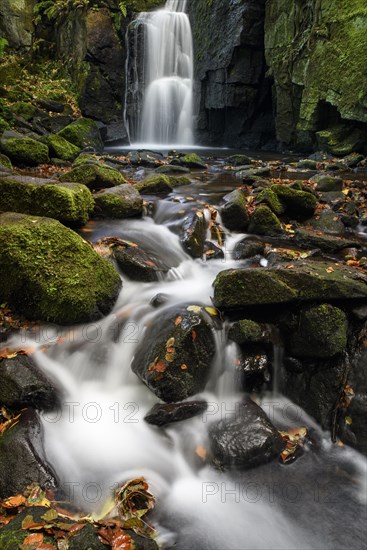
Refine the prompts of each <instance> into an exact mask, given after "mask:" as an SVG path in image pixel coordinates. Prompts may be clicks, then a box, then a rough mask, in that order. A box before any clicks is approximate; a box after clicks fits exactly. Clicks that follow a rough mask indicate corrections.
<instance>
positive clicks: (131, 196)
mask: <svg viewBox="0 0 367 550" xmlns="http://www.w3.org/2000/svg"><path fill="white" fill-rule="evenodd" d="M94 202H95V214H96V215H97V216H101V217H103V218H117V219H124V218H133V217H136V216H141V215H142V213H143V199H142V198H141V196H140V194H139V193H138V191H137V190H136V189H135V187H133V186H132V185H129V184H123V185H118V186H117V187H112V188H110V189H106V190H104V191H100V192H99V193H96V194H95V195H94Z"/></svg>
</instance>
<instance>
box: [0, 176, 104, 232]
mask: <svg viewBox="0 0 367 550" xmlns="http://www.w3.org/2000/svg"><path fill="white" fill-rule="evenodd" d="M93 207H94V202H93V197H92V194H91V192H90V191H89V189H88V188H87V187H86V186H85V185H81V184H79V183H67V182H66V183H64V184H60V183H59V182H58V181H53V180H48V179H43V178H32V177H28V176H12V175H11V176H9V177H0V210H2V211H3V212H20V213H22V214H34V215H35V216H47V217H49V218H55V219H56V220H59V221H61V222H62V223H64V224H65V225H70V226H74V227H79V226H82V225H85V224H86V223H87V221H88V219H89V216H90V214H91V213H92V212H93Z"/></svg>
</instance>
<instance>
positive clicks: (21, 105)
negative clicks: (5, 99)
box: [12, 101, 45, 121]
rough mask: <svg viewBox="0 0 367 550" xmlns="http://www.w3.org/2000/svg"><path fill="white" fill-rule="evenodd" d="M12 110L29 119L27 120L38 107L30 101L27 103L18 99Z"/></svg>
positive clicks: (34, 113) (30, 118)
mask: <svg viewBox="0 0 367 550" xmlns="http://www.w3.org/2000/svg"><path fill="white" fill-rule="evenodd" d="M12 111H13V113H15V114H16V115H18V116H20V117H22V118H24V119H25V120H27V121H29V120H32V118H33V117H34V116H35V115H36V113H37V111H39V109H37V107H35V106H34V105H32V103H27V102H26V101H18V102H17V103H15V104H14V105H13V106H12ZM41 112H42V111H41ZM43 114H45V113H43Z"/></svg>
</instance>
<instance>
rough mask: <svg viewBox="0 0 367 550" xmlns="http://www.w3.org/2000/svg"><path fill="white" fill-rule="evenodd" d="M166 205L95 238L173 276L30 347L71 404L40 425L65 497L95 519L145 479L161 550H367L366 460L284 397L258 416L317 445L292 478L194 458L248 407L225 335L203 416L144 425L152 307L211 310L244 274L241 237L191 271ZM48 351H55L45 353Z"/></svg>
mask: <svg viewBox="0 0 367 550" xmlns="http://www.w3.org/2000/svg"><path fill="white" fill-rule="evenodd" d="M169 204H170V203H169V202H166V201H160V205H159V207H158V208H157V209H156V213H155V219H150V218H145V219H143V220H136V221H132V220H130V221H121V222H108V223H104V222H102V223H97V224H95V226H94V233H93V236H92V239H93V240H97V239H98V238H100V237H102V236H103V235H116V236H121V237H123V238H125V239H128V240H129V241H135V242H137V243H139V244H142V245H143V247H144V248H145V249H146V250H148V251H151V252H154V254H155V255H156V256H158V257H161V258H162V259H164V261H165V262H166V263H169V265H171V266H172V269H171V270H170V271H169V272H168V274H167V276H166V277H165V278H164V280H161V281H159V282H155V283H137V282H132V281H128V280H125V279H124V286H123V289H122V291H121V294H120V296H119V299H118V302H117V304H116V306H115V309H114V311H113V313H112V314H111V315H109V316H108V317H107V318H105V319H103V320H101V321H100V322H98V323H94V324H90V325H87V326H84V327H76V328H74V329H64V330H62V332H60V329H59V328H57V327H47V330H46V327H45V329H44V331H43V332H42V334H43V339H42V338H41V339H38V341H37V342H34V341H32V342H31V341H30V342H28V343H29V344H32V345H36V346H37V347H38V351H37V352H36V353H35V359H36V361H37V363H38V364H39V366H40V367H41V368H42V369H43V370H44V371H45V372H46V373H48V374H49V375H50V377H51V378H53V379H54V380H56V381H57V383H58V385H59V386H60V387H61V389H62V393H63V408H62V410H61V411H60V412H59V413H54V414H47V415H46V414H44V415H42V423H43V427H44V430H45V446H46V454H47V457H48V459H49V461H50V462H51V464H52V465H53V466H54V468H55V470H56V472H57V474H58V476H59V477H60V480H61V486H62V489H63V492H64V494H67V496H68V499H70V500H71V501H72V502H73V503H74V504H75V505H76V506H77V507H78V508H79V509H81V510H83V511H85V512H91V511H94V512H97V513H98V511H99V510H100V509H101V508H103V504H104V502H105V500H106V499H107V498H108V497H109V496H110V495H111V493H112V489H113V487H115V486H117V485H118V484H121V483H122V482H124V481H126V480H128V479H130V478H133V477H140V476H142V475H143V476H145V477H146V478H147V480H148V481H149V484H150V487H151V490H152V491H153V492H154V494H155V495H156V496H157V498H158V505H157V509H156V512H155V515H154V521H155V524H156V526H157V528H158V531H159V532H160V533H161V542H162V544H163V545H164V547H165V548H176V549H182V550H184V549H185V550H186V549H187V550H188V549H217V548H218V549H219V548H220V549H225V550H242V549H258V550H265V549H274V550H275V549H290V550H295V549H302V550H307V549H310V550H311V549H314V550H324V549H325V550H326V549H330V550H331V549H340V550H341V549H343V550H346V549H348V548H350V549H352V548H353V550H359V549H361V550H362V548H365V546H364V544H365V541H366V539H365V524H364V514H365V510H366V502H365V489H366V487H365V476H366V461H365V459H364V458H363V457H361V455H359V454H358V453H357V452H355V451H353V450H351V449H349V448H347V447H345V448H338V447H335V446H333V445H331V444H330V443H329V436H328V434H323V433H322V432H321V430H320V428H319V427H318V426H317V425H316V424H315V422H314V421H313V420H312V419H311V418H310V417H308V416H307V415H306V414H305V413H304V412H303V411H300V409H299V408H297V407H294V406H292V404H290V403H289V402H288V401H286V400H285V399H284V398H282V396H280V395H279V394H278V393H277V392H273V393H269V394H265V395H264V396H263V397H262V402H261V404H262V407H263V408H264V410H265V411H266V412H267V414H268V415H269V416H270V418H271V420H272V421H273V422H275V424H276V425H277V426H278V428H279V429H281V428H286V427H289V426H291V425H295V426H299V425H306V426H309V427H310V429H312V430H313V431H314V433H315V434H317V437H316V439H317V440H318V442H319V443H318V445H316V447H315V448H314V449H313V450H312V451H310V450H309V451H307V452H306V453H305V455H304V456H303V457H302V458H301V459H299V460H298V461H296V462H295V463H294V464H292V465H290V466H283V465H281V464H279V463H277V462H274V463H272V464H268V465H266V466H262V467H259V468H256V469H253V470H249V471H247V472H242V473H241V472H231V473H221V472H220V471H217V470H214V469H213V468H212V467H209V466H205V467H203V465H200V464H199V462H200V461H199V460H198V457H197V456H196V455H195V449H197V447H198V446H201V447H204V448H205V447H206V446H207V432H208V426H209V425H210V423H211V422H214V421H215V420H218V419H219V418H223V417H224V416H226V415H228V414H231V413H232V412H233V411H234V410H235V407H236V403H238V402H239V401H240V400H241V397H242V396H241V394H240V392H239V389H238V388H237V387H236V383H235V376H234V358H235V356H236V347H235V345H234V344H226V335H225V332H226V328H224V329H223V330H218V331H217V334H216V342H217V355H216V358H215V364H214V365H213V370H212V377H211V381H210V382H209V384H208V386H207V388H206V391H205V392H204V393H203V394H202V395H200V396H198V397H199V398H204V399H206V400H207V402H208V410H207V412H206V413H204V414H203V415H202V416H200V417H197V418H194V419H191V420H187V421H185V422H181V423H178V424H176V425H172V426H171V427H169V428H166V429H165V430H160V429H158V428H155V427H152V426H149V425H148V424H147V423H146V422H145V421H144V416H145V414H146V413H147V411H148V410H149V409H150V408H151V406H152V405H154V404H155V403H157V402H158V399H157V398H156V397H155V396H154V395H153V394H152V393H151V392H150V391H149V390H148V389H147V388H146V387H145V386H144V385H143V384H142V382H141V381H140V380H139V379H138V378H137V377H136V376H135V374H133V373H132V371H131V369H130V365H131V361H132V359H133V356H134V353H135V350H136V349H137V347H138V346H139V345H144V330H145V326H146V325H147V324H148V323H159V317H160V313H161V311H162V308H159V309H155V308H154V307H152V305H150V302H151V300H152V298H154V297H155V296H156V295H157V294H158V293H163V294H165V295H166V297H167V300H168V301H167V303H166V304H165V306H163V307H171V306H173V305H175V304H177V305H178V304H182V303H200V304H205V305H210V303H211V299H210V298H211V296H212V286H211V285H212V282H213V280H214V278H215V276H216V274H217V273H218V272H220V271H222V270H223V269H226V268H230V267H236V266H238V263H237V262H235V261H234V260H233V259H231V256H232V253H231V250H232V249H233V246H234V244H235V243H236V242H237V241H238V240H239V239H240V238H243V237H244V235H235V236H231V235H228V238H227V247H226V258H225V259H224V260H223V259H222V260H211V261H209V262H204V261H202V260H193V259H191V258H190V257H189V256H187V255H186V254H185V252H184V251H183V249H182V247H181V245H180V242H179V237H178V236H177V235H176V234H175V233H174V232H173V231H172V229H174V223H173V218H172V211H171V209H170V208H169V206H168V205H169ZM171 204H172V203H171ZM165 205H167V207H165ZM60 336H61V338H60ZM29 339H31V337H29ZM50 342H55V345H52V346H49V347H48V349H47V350H46V351H45V350H44V349H42V347H43V346H44V344H45V343H48V344H49V343H50ZM22 345H23V346H24V341H23V342H22ZM278 360H279V361H280V360H281V353H280V352H278Z"/></svg>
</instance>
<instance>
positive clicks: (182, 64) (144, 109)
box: [126, 0, 193, 145]
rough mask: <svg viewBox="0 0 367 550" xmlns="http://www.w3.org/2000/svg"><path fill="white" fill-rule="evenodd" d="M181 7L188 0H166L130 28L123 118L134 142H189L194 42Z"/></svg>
mask: <svg viewBox="0 0 367 550" xmlns="http://www.w3.org/2000/svg"><path fill="white" fill-rule="evenodd" d="M185 9H186V0H167V2H166V5H165V7H164V8H163V9H160V10H158V11H155V12H149V13H141V14H140V15H139V17H138V18H137V19H136V20H135V21H134V22H133V23H132V25H131V26H130V29H129V34H130V37H128V45H129V50H130V51H129V56H128V57H129V59H128V70H127V73H128V82H127V86H128V90H127V116H126V118H127V120H128V123H129V131H130V139H131V141H132V142H139V143H150V144H170V145H174V144H175V145H192V144H193V42H192V33H191V25H190V20H189V18H188V16H187V14H186V13H185ZM139 64H142V69H141V68H139Z"/></svg>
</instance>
